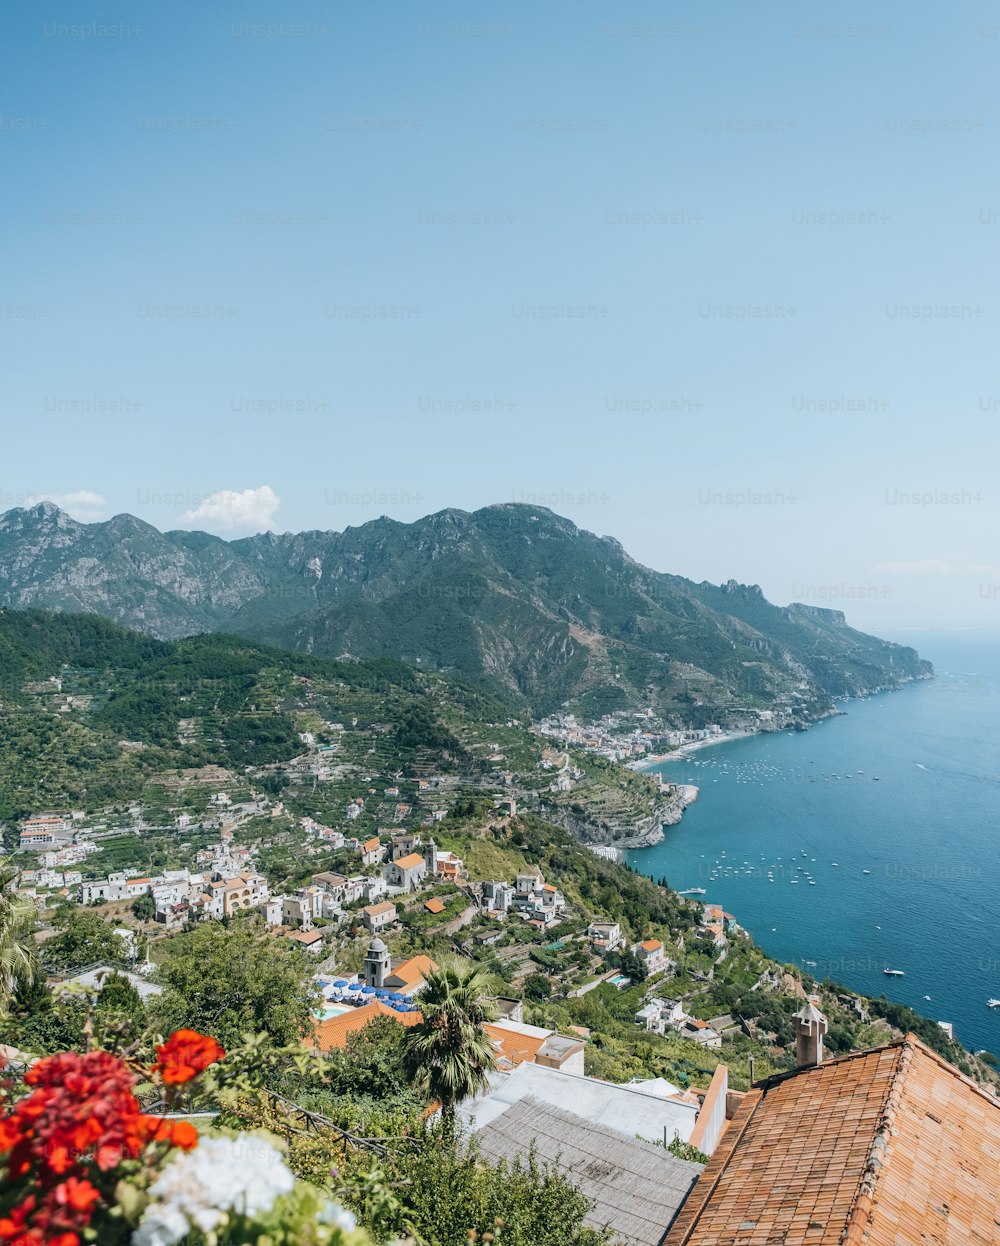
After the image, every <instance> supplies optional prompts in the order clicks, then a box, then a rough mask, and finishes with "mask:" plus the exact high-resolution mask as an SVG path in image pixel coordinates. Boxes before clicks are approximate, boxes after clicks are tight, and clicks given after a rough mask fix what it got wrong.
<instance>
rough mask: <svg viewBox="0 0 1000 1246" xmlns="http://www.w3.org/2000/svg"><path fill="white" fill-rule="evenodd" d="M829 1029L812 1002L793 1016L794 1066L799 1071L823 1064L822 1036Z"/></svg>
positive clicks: (808, 1001) (807, 1002) (806, 1003)
mask: <svg viewBox="0 0 1000 1246" xmlns="http://www.w3.org/2000/svg"><path fill="white" fill-rule="evenodd" d="M829 1028H830V1027H829V1026H828V1025H827V1021H826V1017H824V1016H823V1014H822V1013H821V1012H820V1011H819V1009H818V1008H817V1007H816V1005H815V1004H814V1003H813V1002H812V1000H808V999H807V1000H806V1002H805V1004H804V1005H803V1006H802V1008H800V1009H799V1011H798V1012H797V1013H796V1014H795V1065H796V1067H797V1068H800V1069H807V1068H811V1067H812V1066H813V1065H815V1064H822V1063H823V1035H824V1034H825V1033H826V1032H827V1030H828V1029H829Z"/></svg>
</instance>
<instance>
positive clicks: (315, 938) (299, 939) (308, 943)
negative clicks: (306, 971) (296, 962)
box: [285, 930, 323, 956]
mask: <svg viewBox="0 0 1000 1246" xmlns="http://www.w3.org/2000/svg"><path fill="white" fill-rule="evenodd" d="M285 938H286V939H288V940H289V941H290V942H291V943H297V944H298V945H299V947H301V948H302V949H303V950H304V951H306V952H308V953H309V954H310V956H318V955H319V954H320V952H322V950H323V932H322V930H290V931H289V932H288V934H287V935H286V936H285Z"/></svg>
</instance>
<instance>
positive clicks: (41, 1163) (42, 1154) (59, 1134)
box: [0, 1031, 222, 1246]
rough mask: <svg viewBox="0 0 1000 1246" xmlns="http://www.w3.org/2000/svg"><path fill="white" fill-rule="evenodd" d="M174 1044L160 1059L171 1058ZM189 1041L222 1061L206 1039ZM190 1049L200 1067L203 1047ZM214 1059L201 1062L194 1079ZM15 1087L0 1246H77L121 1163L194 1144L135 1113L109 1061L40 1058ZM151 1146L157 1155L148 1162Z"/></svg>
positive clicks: (109, 1199) (129, 1081)
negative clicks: (17, 1096) (21, 1088)
mask: <svg viewBox="0 0 1000 1246" xmlns="http://www.w3.org/2000/svg"><path fill="white" fill-rule="evenodd" d="M184 1033H185V1031H181V1035H183V1034H184ZM186 1033H188V1034H190V1033H191V1031H187V1032H186ZM177 1037H178V1035H175V1036H174V1038H177ZM174 1038H172V1039H171V1040H170V1042H169V1043H167V1044H166V1045H165V1046H164V1047H163V1048H161V1049H160V1052H161V1053H163V1052H166V1051H170V1052H173V1051H174V1050H175V1048H174V1047H173V1046H172V1044H173V1042H174ZM195 1038H197V1039H199V1040H200V1042H201V1043H202V1044H211V1046H212V1048H213V1049H214V1050H215V1051H217V1052H218V1053H219V1055H221V1054H222V1049H221V1048H220V1047H219V1046H218V1044H217V1043H216V1042H215V1040H214V1039H205V1038H203V1036H202V1035H195ZM182 1045H183V1044H182ZM199 1050H200V1051H201V1052H202V1055H201V1056H199V1057H198V1058H199V1059H203V1058H204V1053H205V1052H207V1051H209V1048H208V1047H206V1046H202V1047H201V1048H199ZM193 1058H194V1053H193ZM218 1058H219V1056H218V1055H211V1056H210V1058H208V1059H204V1062H203V1063H201V1064H200V1066H199V1067H198V1068H195V1069H194V1072H195V1073H196V1072H198V1071H200V1069H201V1068H204V1067H205V1066H206V1065H207V1064H210V1063H211V1062H212V1060H213V1059H218ZM171 1067H173V1066H171ZM191 1076H194V1073H192V1074H191ZM24 1080H25V1083H26V1084H27V1086H28V1087H30V1093H29V1094H28V1095H27V1096H26V1097H24V1098H23V1099H21V1100H19V1101H18V1102H17V1103H15V1104H13V1106H12V1107H11V1109H10V1111H9V1112H8V1113H7V1114H6V1115H5V1116H0V1243H10V1244H11V1246H79V1243H80V1234H81V1233H82V1231H83V1230H84V1229H86V1228H87V1227H88V1226H89V1225H90V1224H91V1221H92V1220H93V1218H94V1216H95V1214H96V1213H98V1212H99V1211H101V1210H102V1208H103V1209H104V1210H107V1209H110V1207H111V1206H112V1205H113V1204H114V1201H115V1194H114V1191H115V1186H116V1184H117V1182H118V1179H119V1172H118V1167H119V1165H120V1164H121V1162H122V1160H125V1159H129V1160H135V1159H138V1158H140V1157H142V1156H145V1160H146V1162H147V1163H156V1162H157V1161H158V1160H159V1159H162V1157H163V1154H164V1152H165V1150H166V1149H167V1148H170V1147H176V1148H180V1149H181V1150H185V1151H189V1150H191V1149H192V1148H193V1147H195V1146H197V1144H198V1134H197V1132H196V1131H195V1129H194V1127H193V1126H192V1125H190V1124H189V1123H188V1122H187V1121H174V1120H164V1119H163V1118H162V1117H159V1116H148V1115H146V1113H144V1112H143V1111H142V1105H141V1104H140V1102H139V1100H138V1099H137V1098H136V1097H135V1095H134V1094H133V1093H132V1090H133V1087H134V1085H135V1077H134V1075H133V1074H132V1073H131V1072H130V1071H129V1069H128V1068H127V1067H126V1065H125V1064H124V1062H123V1061H122V1060H120V1059H119V1058H118V1057H117V1056H114V1055H112V1054H111V1053H110V1052H107V1051H89V1052H87V1053H86V1054H84V1055H80V1054H78V1053H77V1052H72V1051H68V1052H61V1053H60V1054H59V1055H55V1056H47V1057H46V1058H45V1059H44V1060H39V1061H38V1063H37V1064H35V1065H33V1066H32V1067H31V1068H30V1069H29V1070H28V1072H27V1073H26V1074H25V1077H24ZM164 1080H166V1078H165V1079H164ZM176 1080H182V1081H187V1080H188V1077H186V1076H185V1077H181V1078H177V1079H176ZM152 1144H158V1145H159V1147H160V1148H162V1149H161V1150H159V1151H157V1152H153V1151H149V1152H148V1153H147V1148H148V1147H150V1146H151V1145H152ZM3 1156H6V1158H5V1159H4V1158H2V1157H3ZM4 1170H6V1171H4ZM19 1194H23V1197H19ZM11 1195H13V1196H14V1198H15V1199H18V1201H16V1202H14V1201H11V1199H10V1196H11Z"/></svg>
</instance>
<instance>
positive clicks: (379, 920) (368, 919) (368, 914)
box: [361, 900, 398, 934]
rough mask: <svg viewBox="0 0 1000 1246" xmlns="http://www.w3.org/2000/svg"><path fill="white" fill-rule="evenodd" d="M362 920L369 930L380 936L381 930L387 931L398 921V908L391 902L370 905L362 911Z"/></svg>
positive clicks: (384, 901)
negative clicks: (387, 928)
mask: <svg viewBox="0 0 1000 1246" xmlns="http://www.w3.org/2000/svg"><path fill="white" fill-rule="evenodd" d="M361 920H362V921H363V922H364V924H365V928H366V929H367V930H370V931H371V932H372V934H378V932H379V931H380V930H385V929H386V927H388V926H391V925H392V924H393V922H395V921H397V920H398V914H397V912H396V906H395V904H393V902H392V901H391V900H383V901H382V902H381V904H369V905H368V907H367V908H364V909H362V910H361Z"/></svg>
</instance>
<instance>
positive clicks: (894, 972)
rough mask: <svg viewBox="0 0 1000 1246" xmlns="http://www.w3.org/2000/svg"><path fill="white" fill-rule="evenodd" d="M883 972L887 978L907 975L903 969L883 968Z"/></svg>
mask: <svg viewBox="0 0 1000 1246" xmlns="http://www.w3.org/2000/svg"><path fill="white" fill-rule="evenodd" d="M882 972H883V973H884V974H885V976H886V977H887V978H902V977H904V976H905V975H904V973H903V970H902V969H883V970H882Z"/></svg>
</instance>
